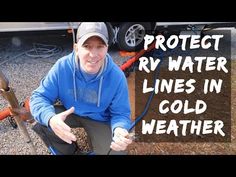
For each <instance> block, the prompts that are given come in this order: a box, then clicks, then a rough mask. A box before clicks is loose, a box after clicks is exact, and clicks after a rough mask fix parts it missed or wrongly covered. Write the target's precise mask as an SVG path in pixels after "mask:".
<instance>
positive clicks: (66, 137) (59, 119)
mask: <svg viewBox="0 0 236 177" xmlns="http://www.w3.org/2000/svg"><path fill="white" fill-rule="evenodd" d="M74 111H75V108H74V107H71V108H70V109H68V110H66V111H64V112H61V113H59V114H57V115H55V116H53V117H52V118H51V119H50V120H49V125H50V127H51V129H52V130H53V131H54V133H55V134H56V135H57V136H58V137H59V138H61V139H62V140H63V141H65V142H67V143H69V144H71V143H72V141H76V137H75V135H74V134H73V133H71V128H70V127H69V126H68V125H66V124H65V122H64V121H65V120H66V118H67V116H69V115H70V114H72V113H73V112H74Z"/></svg>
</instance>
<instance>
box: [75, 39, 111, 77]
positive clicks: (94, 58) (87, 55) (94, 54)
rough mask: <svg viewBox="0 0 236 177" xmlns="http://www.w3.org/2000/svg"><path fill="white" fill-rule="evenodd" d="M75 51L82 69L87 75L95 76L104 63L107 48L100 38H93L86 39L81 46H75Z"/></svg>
mask: <svg viewBox="0 0 236 177" xmlns="http://www.w3.org/2000/svg"><path fill="white" fill-rule="evenodd" d="M75 49H76V52H77V55H78V57H79V60H80V66H81V67H82V69H83V70H84V71H85V72H87V73H89V74H95V73H97V72H98V71H99V69H100V68H101V66H102V65H103V63H104V60H105V56H106V53H107V50H108V47H107V46H106V45H105V43H104V42H103V41H102V39H101V38H99V37H96V36H93V37H90V38H88V39H87V40H86V41H85V42H84V43H83V45H82V46H80V45H76V48H75Z"/></svg>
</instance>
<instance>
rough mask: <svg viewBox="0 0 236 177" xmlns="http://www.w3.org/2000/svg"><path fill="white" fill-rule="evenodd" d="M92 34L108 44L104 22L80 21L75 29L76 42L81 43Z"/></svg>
mask: <svg viewBox="0 0 236 177" xmlns="http://www.w3.org/2000/svg"><path fill="white" fill-rule="evenodd" d="M92 36H98V37H100V38H101V39H102V40H103V41H104V43H105V44H106V45H108V30H107V26H106V24H105V23H104V22H82V23H81V24H80V25H79V27H78V29H77V43H78V44H79V45H83V43H84V42H85V41H86V40H87V39H88V38H90V37H92Z"/></svg>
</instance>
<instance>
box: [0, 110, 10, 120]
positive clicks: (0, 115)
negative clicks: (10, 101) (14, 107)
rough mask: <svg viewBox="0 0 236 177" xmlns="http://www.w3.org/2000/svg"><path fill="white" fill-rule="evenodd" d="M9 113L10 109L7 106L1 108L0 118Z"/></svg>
mask: <svg viewBox="0 0 236 177" xmlns="http://www.w3.org/2000/svg"><path fill="white" fill-rule="evenodd" d="M10 115H11V112H10V109H9V108H4V109H3V110H1V111H0V120H3V119H5V118H7V117H8V116H10Z"/></svg>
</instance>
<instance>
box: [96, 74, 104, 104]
mask: <svg viewBox="0 0 236 177" xmlns="http://www.w3.org/2000/svg"><path fill="white" fill-rule="evenodd" d="M102 81H103V76H101V78H100V81H99V87H98V102H97V107H100V100H101V92H102Z"/></svg>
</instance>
